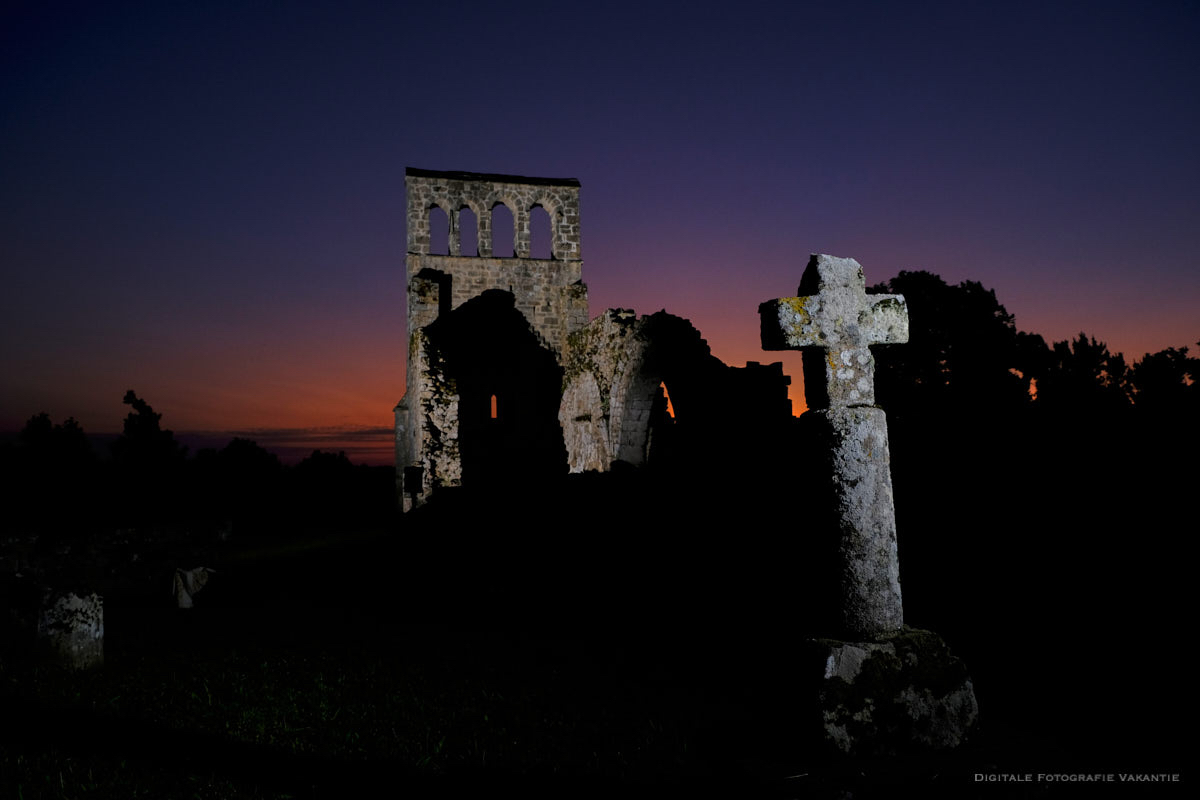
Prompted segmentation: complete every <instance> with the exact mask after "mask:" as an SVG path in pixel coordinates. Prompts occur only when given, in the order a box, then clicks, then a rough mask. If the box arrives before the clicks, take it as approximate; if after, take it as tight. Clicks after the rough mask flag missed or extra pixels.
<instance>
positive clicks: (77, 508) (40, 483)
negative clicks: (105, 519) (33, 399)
mask: <svg viewBox="0 0 1200 800" xmlns="http://www.w3.org/2000/svg"><path fill="white" fill-rule="evenodd" d="M4 462H5V463H4V474H5V476H6V477H5V488H6V489H7V490H8V491H10V492H11V498H12V500H11V502H10V503H9V508H10V509H11V510H12V511H14V512H15V513H16V516H17V518H18V519H19V520H20V522H21V524H22V525H24V526H26V527H29V528H33V529H39V530H61V531H65V530H66V529H68V528H70V527H73V526H76V525H77V524H78V523H79V522H80V521H81V520H82V518H83V517H85V516H86V515H87V514H88V513H91V512H92V510H93V508H94V500H95V493H96V480H95V478H96V472H97V462H96V456H95V453H94V452H93V451H92V445H91V442H89V441H88V438H87V435H86V434H85V433H84V432H83V428H82V427H80V425H79V423H78V422H77V421H76V420H75V419H74V418H73V417H72V418H68V419H67V420H66V421H65V422H63V423H62V424H61V425H55V424H54V423H53V421H52V420H51V419H50V415H49V414H46V413H44V412H43V413H41V414H37V415H35V416H33V417H31V418H30V419H29V421H28V422H26V423H25V427H24V428H22V429H21V432H20V433H19V434H18V435H17V440H16V443H15V446H13V447H8V448H5V454H4Z"/></svg>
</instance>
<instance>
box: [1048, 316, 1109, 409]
mask: <svg viewBox="0 0 1200 800" xmlns="http://www.w3.org/2000/svg"><path fill="white" fill-rule="evenodd" d="M1035 378H1036V380H1037V400H1038V403H1039V404H1041V405H1043V406H1046V407H1052V408H1053V409H1054V410H1058V411H1067V412H1071V413H1078V414H1088V415H1094V414H1101V413H1111V412H1116V411H1118V410H1121V409H1124V408H1127V407H1128V406H1129V385H1128V381H1127V378H1128V367H1127V366H1126V365H1125V357H1124V356H1123V355H1121V354H1120V353H1115V354H1114V353H1110V352H1109V350H1108V346H1107V345H1105V344H1104V343H1103V342H1099V341H1097V340H1096V338H1095V337H1089V336H1088V335H1087V334H1085V333H1082V332H1081V333H1080V334H1079V336H1078V337H1076V338H1075V339H1074V340H1073V341H1070V342H1065V341H1063V342H1055V343H1054V347H1053V348H1052V349H1051V351H1050V354H1049V358H1048V359H1047V361H1046V363H1045V371H1044V372H1042V373H1040V374H1035Z"/></svg>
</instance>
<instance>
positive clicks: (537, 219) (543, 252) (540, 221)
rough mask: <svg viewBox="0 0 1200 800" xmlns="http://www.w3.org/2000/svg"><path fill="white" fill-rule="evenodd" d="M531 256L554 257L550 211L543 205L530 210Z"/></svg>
mask: <svg viewBox="0 0 1200 800" xmlns="http://www.w3.org/2000/svg"><path fill="white" fill-rule="evenodd" d="M529 257H530V258H553V257H554V256H553V254H552V252H551V249H550V212H549V211H547V210H546V209H544V208H542V207H541V206H534V207H533V208H532V209H530V211H529Z"/></svg>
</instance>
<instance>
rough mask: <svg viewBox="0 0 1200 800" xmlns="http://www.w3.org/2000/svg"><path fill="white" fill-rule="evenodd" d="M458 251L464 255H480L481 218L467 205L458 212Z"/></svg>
mask: <svg viewBox="0 0 1200 800" xmlns="http://www.w3.org/2000/svg"><path fill="white" fill-rule="evenodd" d="M458 252H459V255H464V256H477V255H479V220H478V219H476V217H475V212H474V211H472V210H471V209H470V208H467V207H466V206H463V207H462V208H461V209H459V212H458Z"/></svg>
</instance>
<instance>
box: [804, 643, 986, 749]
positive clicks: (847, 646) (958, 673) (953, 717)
mask: <svg viewBox="0 0 1200 800" xmlns="http://www.w3.org/2000/svg"><path fill="white" fill-rule="evenodd" d="M809 653H810V655H809V656H808V657H807V658H806V666H807V668H808V669H810V670H812V671H813V672H812V673H810V674H814V673H819V676H820V677H819V688H818V689H817V708H816V716H817V718H816V719H815V720H812V722H813V723H814V725H813V727H816V728H819V736H820V738H822V739H823V740H824V742H825V744H826V745H828V746H830V747H832V749H834V750H837V751H839V752H841V753H843V754H846V755H852V756H868V757H871V756H890V755H897V754H901V753H905V752H914V751H930V750H947V749H950V748H954V747H957V746H958V745H960V744H962V743H963V741H964V740H965V739H966V737H967V736H968V734H969V733H970V732H971V730H972V728H973V727H974V725H975V722H976V719H977V718H978V715H979V705H978V703H977V702H976V700H975V689H974V686H973V684H972V682H971V677H970V675H968V674H967V668H966V666H965V665H964V664H963V662H962V661H960V660H959V659H958V658H956V657H955V656H954V655H953V654H951V652H950V649H949V647H947V645H946V643H945V642H944V641H943V640H942V638H941V637H940V636H938V635H937V634H936V633H932V632H930V631H924V630H919V629H916V628H907V627H906V628H904V629H903V630H901V631H899V632H898V633H895V634H893V635H891V636H887V637H883V638H882V639H881V640H880V641H878V642H846V641H840V640H836V639H815V640H812V641H810V642H809Z"/></svg>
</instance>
